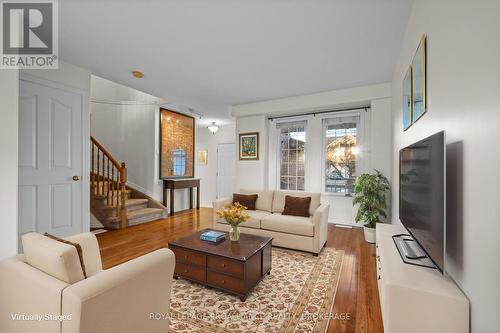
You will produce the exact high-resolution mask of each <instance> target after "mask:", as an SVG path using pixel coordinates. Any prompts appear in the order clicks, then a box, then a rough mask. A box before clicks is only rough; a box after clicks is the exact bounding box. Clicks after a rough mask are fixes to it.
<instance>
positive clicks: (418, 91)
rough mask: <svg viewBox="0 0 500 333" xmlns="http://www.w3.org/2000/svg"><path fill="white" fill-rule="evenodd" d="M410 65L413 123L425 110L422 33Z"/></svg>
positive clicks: (424, 64)
mask: <svg viewBox="0 0 500 333" xmlns="http://www.w3.org/2000/svg"><path fill="white" fill-rule="evenodd" d="M411 67H412V105H413V107H412V123H415V122H416V121H417V120H418V119H420V117H422V116H423V115H424V113H425V112H426V111H427V96H426V36H425V35H423V36H422V39H421V40H420V44H419V45H418V48H417V52H416V53H415V56H414V57H413V61H412V63H411Z"/></svg>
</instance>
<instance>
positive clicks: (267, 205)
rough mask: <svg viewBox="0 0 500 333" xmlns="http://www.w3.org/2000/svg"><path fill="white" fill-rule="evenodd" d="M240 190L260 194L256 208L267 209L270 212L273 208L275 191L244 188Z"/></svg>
mask: <svg viewBox="0 0 500 333" xmlns="http://www.w3.org/2000/svg"><path fill="white" fill-rule="evenodd" d="M240 192H241V193H243V194H257V195H258V198H257V201H256V202H255V208H256V209H257V210H267V211H268V212H270V211H271V210H272V205H273V196H274V191H268V190H247V189H242V190H241V191H240Z"/></svg>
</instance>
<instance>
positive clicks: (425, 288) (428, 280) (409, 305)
mask: <svg viewBox="0 0 500 333" xmlns="http://www.w3.org/2000/svg"><path fill="white" fill-rule="evenodd" d="M401 233H406V231H405V230H404V228H403V227H402V226H400V225H395V224H381V223H380V224H377V231H376V235H377V243H376V247H377V250H376V252H377V253H376V260H377V280H378V281H377V282H378V290H379V295H380V306H381V309H382V320H383V324H384V332H385V333H423V332H425V333H434V332H435V333H462V332H463V333H467V332H469V301H468V300H467V298H466V297H465V296H464V294H463V293H462V291H461V290H460V289H459V288H458V287H457V286H456V285H455V283H454V282H453V281H452V280H451V279H450V278H449V277H447V276H445V275H443V274H441V273H440V272H439V271H438V270H437V269H433V268H427V267H421V266H415V265H410V264H405V263H404V262H403V260H402V259H401V256H400V255H399V252H398V250H397V248H396V245H395V244H394V241H393V239H392V236H393V235H396V234H401Z"/></svg>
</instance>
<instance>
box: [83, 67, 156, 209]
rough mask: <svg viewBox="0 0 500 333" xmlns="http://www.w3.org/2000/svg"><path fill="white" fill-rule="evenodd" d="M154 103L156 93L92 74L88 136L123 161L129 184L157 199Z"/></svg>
mask: <svg viewBox="0 0 500 333" xmlns="http://www.w3.org/2000/svg"><path fill="white" fill-rule="evenodd" d="M158 103H159V98H157V97H154V96H151V95H148V94H146V93H143V92H141V91H137V90H135V89H132V88H129V87H125V86H123V85H120V84H117V83H115V82H112V81H109V80H106V79H103V78H100V77H97V76H92V84H91V134H92V136H93V137H94V138H95V139H96V140H97V141H99V142H100V143H101V144H102V145H103V146H104V147H105V148H106V149H107V150H108V151H109V152H110V153H111V154H112V155H113V156H114V157H115V159H117V160H118V161H119V162H125V163H126V165H127V171H128V183H129V184H130V185H132V186H133V187H135V188H137V189H138V190H140V191H141V192H144V193H145V194H147V195H149V196H151V197H153V198H155V199H156V200H159V201H161V200H162V199H163V193H162V182H161V181H160V179H159V173H158V168H159V144H158V135H159V134H158V131H159V107H158Z"/></svg>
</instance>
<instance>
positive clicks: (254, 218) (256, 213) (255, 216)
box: [217, 210, 271, 229]
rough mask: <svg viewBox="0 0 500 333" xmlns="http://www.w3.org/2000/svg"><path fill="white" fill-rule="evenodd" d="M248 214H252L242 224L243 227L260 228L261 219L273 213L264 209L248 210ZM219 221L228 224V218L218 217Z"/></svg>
mask: <svg viewBox="0 0 500 333" xmlns="http://www.w3.org/2000/svg"><path fill="white" fill-rule="evenodd" d="M248 215H250V218H249V219H248V220H247V221H246V222H243V223H241V224H240V226H241V227H246V228H255V229H260V228H261V220H262V219H263V218H265V217H266V216H269V215H271V213H269V212H266V211H264V210H248ZM217 222H218V223H224V224H228V223H227V222H226V220H224V219H221V218H217Z"/></svg>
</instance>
